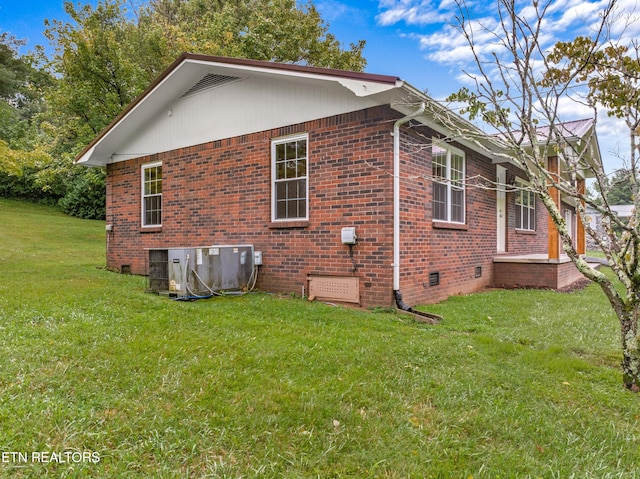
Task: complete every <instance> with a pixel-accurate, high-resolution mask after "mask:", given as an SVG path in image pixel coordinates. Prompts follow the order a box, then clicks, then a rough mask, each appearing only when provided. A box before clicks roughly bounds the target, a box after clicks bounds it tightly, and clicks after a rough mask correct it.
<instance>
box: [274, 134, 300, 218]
mask: <svg viewBox="0 0 640 479" xmlns="http://www.w3.org/2000/svg"><path fill="white" fill-rule="evenodd" d="M307 143H308V136H307V135H299V136H295V137H287V138H281V139H278V140H273V141H272V142H271V164H272V174H271V177H272V179H273V180H272V181H273V183H272V194H271V196H272V206H271V210H272V212H271V219H272V220H273V221H287V220H288V221H291V220H306V219H308V208H309V205H308V197H309V190H308V181H307V170H308V157H307Z"/></svg>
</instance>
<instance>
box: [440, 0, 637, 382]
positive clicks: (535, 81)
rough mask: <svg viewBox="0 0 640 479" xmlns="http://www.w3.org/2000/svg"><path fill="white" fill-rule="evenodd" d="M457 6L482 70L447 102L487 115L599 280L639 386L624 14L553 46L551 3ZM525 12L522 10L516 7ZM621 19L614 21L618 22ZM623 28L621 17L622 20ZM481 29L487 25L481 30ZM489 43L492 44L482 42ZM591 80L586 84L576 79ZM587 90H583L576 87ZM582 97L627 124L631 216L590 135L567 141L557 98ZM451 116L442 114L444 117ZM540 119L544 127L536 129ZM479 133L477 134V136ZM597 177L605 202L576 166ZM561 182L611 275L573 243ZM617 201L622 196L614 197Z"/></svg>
mask: <svg viewBox="0 0 640 479" xmlns="http://www.w3.org/2000/svg"><path fill="white" fill-rule="evenodd" d="M457 2H458V6H459V17H458V26H459V29H460V31H461V33H462V35H463V36H464V37H465V38H466V40H467V42H468V44H469V47H470V49H471V52H472V53H473V55H474V58H475V62H474V66H475V67H476V71H475V72H473V74H470V75H471V77H472V78H473V79H474V80H475V82H476V89H475V91H472V90H470V89H462V90H460V91H459V92H458V93H456V94H454V95H452V96H451V100H457V101H461V102H463V103H464V104H465V105H466V106H465V107H464V110H463V111H465V112H466V113H467V114H469V116H470V117H471V118H472V119H473V118H481V119H482V120H483V121H485V122H486V123H488V124H490V125H491V126H493V127H494V128H495V129H496V130H497V131H498V132H499V136H498V138H499V141H500V143H501V144H502V147H503V150H502V153H501V155H502V156H504V158H505V159H507V158H509V159H510V160H511V161H515V162H516V163H517V164H518V166H519V167H520V168H521V169H522V170H523V171H524V172H525V173H526V175H527V177H528V180H529V183H530V188H531V189H532V190H533V191H534V192H535V193H536V194H537V195H538V196H539V197H540V199H541V201H542V203H543V204H544V206H545V208H546V209H547V211H548V213H549V216H550V218H551V219H552V220H553V222H554V224H555V226H556V228H557V230H558V233H559V235H560V238H561V240H562V244H563V247H564V251H565V253H566V254H567V255H568V256H569V257H570V258H571V260H572V261H573V263H574V264H575V265H576V267H577V268H578V270H579V271H580V272H581V273H582V274H583V275H584V276H585V277H586V278H588V279H590V280H592V281H595V282H596V283H597V284H598V285H599V286H600V287H601V289H602V290H603V292H604V293H605V295H606V296H607V298H608V299H609V302H610V304H611V306H612V308H613V310H614V311H615V313H616V315H617V317H618V319H619V322H620V330H621V346H622V355H623V361H622V372H623V382H624V385H625V387H627V388H628V389H630V390H632V391H636V392H637V391H640V336H639V335H638V316H639V314H640V228H639V226H638V225H639V224H640V223H639V222H638V220H639V219H640V218H639V214H640V208H639V207H640V199H639V198H638V195H637V190H638V186H637V185H638V162H637V160H636V158H637V154H638V145H639V142H638V139H639V138H640V137H639V136H638V135H640V128H639V126H640V114H639V105H640V103H639V100H640V88H639V86H640V83H639V80H640V61H639V55H638V48H637V47H636V45H634V44H633V43H631V45H630V46H629V45H624V44H616V43H614V42H612V41H610V39H608V38H606V35H605V34H606V32H608V31H612V30H610V27H612V26H615V25H611V23H612V22H615V21H622V20H620V17H614V15H613V14H612V11H613V9H614V7H615V5H616V2H615V0H612V1H610V2H609V3H608V4H606V6H605V8H604V10H603V11H602V16H601V18H602V23H601V25H600V27H599V29H596V30H594V34H593V37H591V38H586V37H579V38H576V39H575V40H574V41H573V42H566V43H558V44H557V45H556V46H555V48H554V49H553V50H552V51H549V50H548V49H547V48H545V46H544V38H545V36H544V35H545V33H544V28H543V27H544V25H545V22H546V21H548V20H547V18H546V17H547V15H550V13H549V12H550V11H551V8H550V7H551V6H552V2H551V1H545V2H537V1H536V2H532V3H531V4H530V5H522V4H521V3H517V2H516V1H515V0H499V1H498V9H499V16H500V20H501V24H500V25H499V27H498V30H497V31H496V30H495V28H484V27H483V26H482V24H481V23H480V22H477V21H474V20H473V19H471V18H470V17H469V14H468V12H469V10H468V9H467V8H466V5H465V3H464V0H457ZM520 8H522V9H523V10H522V11H520V10H519V9H520ZM614 18H616V19H617V20H614ZM618 26H620V25H618ZM478 29H480V30H482V32H479V31H478ZM480 33H482V34H488V35H490V36H493V38H495V44H494V47H495V50H494V51H492V52H491V53H490V55H489V56H485V55H484V51H481V49H480V46H479V45H476V43H475V40H474V39H475V38H477V36H478V34H480ZM485 51H486V50H485ZM581 85H582V86H583V87H586V88H582V89H581V88H580V86H581ZM580 92H583V94H582V95H579V93H580ZM567 100H574V101H578V102H580V103H581V104H585V103H586V104H588V105H590V106H591V107H592V109H593V111H594V115H595V113H596V112H597V110H598V108H600V107H602V106H604V107H606V108H607V109H608V113H609V114H610V115H615V116H618V117H621V118H624V119H625V121H626V122H627V126H628V127H629V132H628V133H629V146H630V155H631V156H630V159H629V163H628V164H629V170H628V171H629V178H630V180H631V181H630V183H631V190H632V199H633V201H634V202H635V204H636V214H635V215H634V216H633V217H632V218H631V219H629V221H628V222H627V221H626V220H624V219H621V218H618V217H617V215H616V214H615V213H614V212H613V211H612V210H611V208H610V205H611V204H612V203H611V201H612V199H610V198H609V197H608V193H609V190H608V189H607V187H606V186H607V184H606V183H607V180H606V175H605V173H604V171H603V168H602V165H600V164H593V162H590V161H589V160H588V155H587V153H588V152H589V150H590V143H591V142H593V143H595V142H596V141H597V140H596V139H595V138H590V139H587V140H586V144H585V145H583V146H584V148H583V149H572V148H568V145H570V144H571V143H570V141H569V137H570V136H571V134H572V133H571V132H568V131H567V130H566V129H565V128H564V127H563V122H562V121H561V118H560V111H561V109H560V105H561V102H565V101H567ZM443 121H446V119H443ZM541 124H544V135H542V136H540V132H541V127H540V125H541ZM451 126H452V128H456V129H457V131H458V134H460V135H464V136H465V137H466V138H467V139H471V140H472V141H475V142H476V144H477V145H479V146H481V147H482V142H481V141H480V138H479V137H477V134H476V133H474V130H472V129H469V128H467V127H465V126H461V125H459V124H452V125H451ZM474 135H476V136H475V138H474ZM550 157H557V158H558V159H559V161H560V162H561V163H562V165H563V170H564V171H563V175H562V176H561V175H560V174H559V173H558V172H557V171H555V170H554V169H550V168H549V164H548V162H547V159H548V158H550ZM585 171H586V172H589V173H590V174H591V175H593V176H594V177H595V178H596V182H597V183H598V185H599V190H600V192H601V193H602V195H603V196H602V202H601V203H600V202H598V201H596V200H594V198H592V197H590V196H588V195H586V194H585V191H584V189H583V187H581V186H580V182H578V181H577V178H578V177H579V174H580V172H585ZM552 190H557V191H560V192H561V193H562V195H564V196H565V197H569V198H573V199H574V200H575V202H576V204H577V205H578V207H577V209H578V213H579V216H580V218H581V220H582V223H583V224H584V226H585V229H586V231H587V233H588V234H589V235H590V236H591V237H592V239H593V240H594V241H595V242H596V243H597V244H598V245H599V246H600V248H601V249H602V250H603V251H604V253H605V255H606V257H607V259H608V262H609V265H610V266H611V268H612V270H613V272H614V273H615V278H616V279H615V280H613V281H612V280H610V279H609V277H608V276H607V275H605V274H604V273H603V272H601V271H599V270H598V269H595V268H593V267H591V266H590V265H589V264H588V263H587V262H586V261H585V259H584V258H583V257H582V256H581V255H579V254H578V253H577V251H576V249H575V248H574V246H573V241H572V238H571V235H570V232H569V231H568V229H567V225H566V224H565V221H564V218H563V215H562V214H561V211H560V208H559V206H558V205H557V204H556V202H555V199H554V197H553V196H552V194H551V191H552ZM615 201H617V199H616V200H615ZM586 205H589V206H591V207H593V208H595V209H596V210H597V211H598V212H599V213H600V214H601V215H602V217H603V218H604V222H605V224H606V225H608V228H607V235H606V237H603V236H602V235H600V234H598V232H597V231H594V230H592V229H591V228H590V227H589V223H588V220H587V217H586V211H585V206H586Z"/></svg>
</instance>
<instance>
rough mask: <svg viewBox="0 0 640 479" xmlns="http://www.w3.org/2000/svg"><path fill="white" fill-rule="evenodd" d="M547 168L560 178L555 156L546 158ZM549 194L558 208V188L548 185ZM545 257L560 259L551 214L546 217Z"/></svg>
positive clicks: (556, 231)
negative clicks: (546, 243)
mask: <svg viewBox="0 0 640 479" xmlns="http://www.w3.org/2000/svg"><path fill="white" fill-rule="evenodd" d="M547 163H548V164H547V168H548V170H549V173H551V175H552V176H553V177H554V179H556V180H559V179H560V168H559V162H558V157H557V156H550V157H549V158H548V159H547ZM549 196H551V198H553V201H554V202H555V203H556V205H557V206H558V208H560V191H559V190H558V188H554V187H553V186H550V187H549ZM547 218H548V219H547V223H548V226H547V242H548V246H547V257H548V258H549V259H551V260H553V259H555V260H558V259H560V235H559V234H558V230H557V229H556V225H555V224H554V223H553V220H552V219H551V215H548V217H547Z"/></svg>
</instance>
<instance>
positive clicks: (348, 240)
mask: <svg viewBox="0 0 640 479" xmlns="http://www.w3.org/2000/svg"><path fill="white" fill-rule="evenodd" d="M356 240H357V237H356V229H355V228H354V227H353V226H350V227H345V228H342V244H356Z"/></svg>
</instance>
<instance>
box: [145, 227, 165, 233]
mask: <svg viewBox="0 0 640 479" xmlns="http://www.w3.org/2000/svg"><path fill="white" fill-rule="evenodd" d="M140 233H162V226H142V227H141V228H140Z"/></svg>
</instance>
